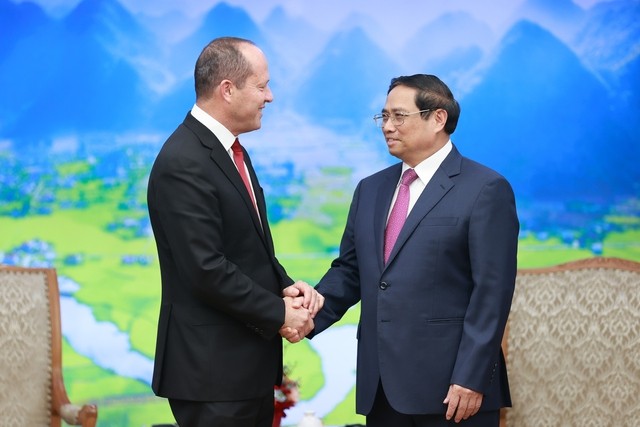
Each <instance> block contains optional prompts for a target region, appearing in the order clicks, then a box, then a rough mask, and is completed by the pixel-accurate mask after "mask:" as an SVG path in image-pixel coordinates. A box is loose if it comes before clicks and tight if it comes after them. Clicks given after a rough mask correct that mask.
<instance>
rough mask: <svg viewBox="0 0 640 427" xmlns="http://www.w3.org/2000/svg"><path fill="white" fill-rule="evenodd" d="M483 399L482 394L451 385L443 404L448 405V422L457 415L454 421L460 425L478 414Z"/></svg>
mask: <svg viewBox="0 0 640 427" xmlns="http://www.w3.org/2000/svg"><path fill="white" fill-rule="evenodd" d="M482 398H483V395H482V393H479V392H477V391H473V390H471V389H468V388H465V387H462V386H459V385H457V384H451V385H450V386H449V392H448V393H447V397H446V398H445V399H444V402H443V403H444V404H445V405H448V407H447V414H446V417H447V420H450V419H451V418H453V417H454V415H455V418H454V421H455V422H456V423H459V422H460V421H462V420H466V419H468V418H469V417H471V416H472V415H475V414H477V413H478V411H479V410H480V405H482Z"/></svg>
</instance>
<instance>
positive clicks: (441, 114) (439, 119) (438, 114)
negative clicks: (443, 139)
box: [433, 108, 449, 131]
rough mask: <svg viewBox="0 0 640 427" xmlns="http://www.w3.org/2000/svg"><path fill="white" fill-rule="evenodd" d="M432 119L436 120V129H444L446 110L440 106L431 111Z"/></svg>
mask: <svg viewBox="0 0 640 427" xmlns="http://www.w3.org/2000/svg"><path fill="white" fill-rule="evenodd" d="M433 116H434V119H435V121H436V125H437V127H438V131H439V130H442V129H444V125H446V124H447V117H449V115H448V114H447V110H443V109H442V108H438V109H437V110H436V111H434V112H433Z"/></svg>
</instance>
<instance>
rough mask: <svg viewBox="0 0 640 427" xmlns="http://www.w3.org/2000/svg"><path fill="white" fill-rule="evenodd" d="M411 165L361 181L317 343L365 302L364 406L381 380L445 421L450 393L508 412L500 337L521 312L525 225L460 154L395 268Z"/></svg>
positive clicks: (431, 192)
mask: <svg viewBox="0 0 640 427" xmlns="http://www.w3.org/2000/svg"><path fill="white" fill-rule="evenodd" d="M401 169H402V166H401V164H396V165H394V166H391V167H389V168H387V169H385V170H382V171H380V172H378V173H376V174H374V175H372V176H370V177H368V178H365V179H364V180H362V181H361V182H360V183H359V184H358V186H357V188H356V190H355V194H354V197H353V201H352V203H351V207H350V211H349V216H348V219H347V224H346V227H345V231H344V235H343V237H342V241H341V245H340V255H339V257H338V258H337V259H335V260H334V261H333V263H332V265H331V268H330V269H329V271H328V272H327V273H326V275H325V276H324V277H323V278H322V280H321V281H320V282H319V284H318V286H317V289H318V291H319V292H320V293H322V294H323V295H324V296H325V297H326V301H325V306H324V308H323V310H322V311H321V312H320V313H319V314H318V316H317V317H316V319H315V331H314V334H317V333H319V332H321V331H322V330H324V329H326V328H327V327H329V326H330V325H331V324H333V323H334V322H336V321H337V320H339V319H340V318H341V317H342V315H343V314H344V313H345V311H346V310H347V309H348V308H349V307H351V306H352V305H354V304H356V303H358V302H359V301H361V314H360V323H359V325H358V359H357V360H358V362H357V363H358V366H357V391H356V409H357V412H358V413H360V414H367V413H369V411H370V410H371V408H372V405H373V401H374V397H375V394H376V390H377V387H378V382H379V381H382V384H383V387H384V391H385V393H386V396H387V398H388V400H389V402H390V403H391V405H392V406H393V407H394V408H395V409H396V410H397V411H399V412H402V413H407V414H427V413H434V414H435V413H444V412H445V411H446V406H445V405H444V404H443V403H442V401H443V400H444V398H445V396H446V395H447V391H448V388H449V385H450V384H459V385H461V386H464V387H467V388H470V389H473V390H476V391H479V392H482V393H484V400H483V404H482V408H481V410H495V409H498V408H500V407H503V406H510V405H511V401H510V395H509V386H508V381H507V373H506V367H505V363H504V357H503V355H502V351H501V347H500V344H501V339H502V335H503V332H504V328H505V324H506V321H507V317H508V314H509V310H510V307H511V299H512V296H513V291H514V285H515V276H516V252H517V244H518V230H519V223H518V218H517V214H516V208H515V200H514V194H513V191H512V189H511V186H510V185H509V183H508V182H507V181H506V180H505V178H503V177H502V176H500V175H499V174H498V173H496V172H494V171H492V170H491V169H489V168H487V167H485V166H482V165H480V164H478V163H476V162H474V161H472V160H469V159H467V158H465V157H462V156H461V155H460V153H459V152H458V150H457V149H456V148H455V147H454V148H453V150H452V151H451V152H450V153H449V155H448V156H447V158H446V159H445V160H444V162H443V163H442V164H441V165H440V167H439V168H438V170H437V171H436V173H435V175H434V176H433V178H432V179H431V181H430V182H429V183H428V185H427V186H426V187H425V189H424V191H423V193H422V195H421V196H420V198H419V199H418V200H417V202H416V204H415V206H414V207H413V209H412V210H411V212H410V214H409V216H408V217H407V221H406V223H405V225H404V227H403V229H402V231H401V232H400V235H399V237H398V241H397V243H396V245H395V247H394V249H393V251H392V253H391V256H390V259H389V261H388V263H387V265H386V266H385V264H384V261H383V242H384V229H385V223H386V219H387V215H388V212H389V209H390V205H391V200H392V197H393V193H394V191H395V187H396V185H397V183H398V181H399V179H400V173H401Z"/></svg>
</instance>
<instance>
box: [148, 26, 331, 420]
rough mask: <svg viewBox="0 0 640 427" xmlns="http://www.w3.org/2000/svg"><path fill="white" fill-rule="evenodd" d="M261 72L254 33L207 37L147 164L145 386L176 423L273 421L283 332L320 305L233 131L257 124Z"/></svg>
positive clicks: (302, 323)
mask: <svg viewBox="0 0 640 427" xmlns="http://www.w3.org/2000/svg"><path fill="white" fill-rule="evenodd" d="M268 83H269V71H268V65H267V60H266V58H265V56H264V54H263V53H262V51H261V50H260V49H259V48H258V47H257V46H255V45H254V44H253V43H252V42H250V41H248V40H244V39H238V38H231V37H226V38H220V39H216V40H214V41H212V42H211V43H210V44H209V45H207V46H206V47H205V48H204V49H203V51H202V53H201V54H200V56H199V58H198V60H197V63H196V67H195V88H196V104H195V105H194V107H193V109H192V110H191V111H190V112H189V113H188V114H187V117H186V118H185V119H184V122H183V123H182V124H181V125H180V126H178V128H177V129H176V130H175V131H174V133H173V134H172V135H171V136H170V137H169V138H168V139H167V141H166V142H165V144H164V145H163V147H162V149H161V151H160V153H159V154H158V156H157V158H156V160H155V162H154V165H153V168H152V170H151V175H150V178H149V187H148V194H147V197H148V205H149V215H150V218H151V225H152V227H153V233H154V236H155V239H156V245H157V249H158V256H159V261H160V270H161V276H162V302H161V307H160V318H159V324H158V336H157V344H156V358H155V365H154V373H153V382H152V387H153V390H154V392H155V393H156V394H157V395H159V396H163V397H167V398H168V399H169V404H170V406H171V409H172V411H173V414H174V416H175V418H176V420H177V421H178V424H179V425H180V426H181V427H197V426H216V427H221V426H228V427H271V424H272V419H273V387H274V385H275V384H279V382H280V381H281V379H282V337H281V335H280V333H279V332H280V331H281V328H286V330H287V331H289V332H288V336H289V338H290V339H291V340H292V341H297V340H299V339H300V338H301V337H303V336H304V335H305V334H306V333H307V332H308V331H309V330H310V329H311V328H312V327H313V321H312V320H311V319H312V317H313V316H314V315H315V313H316V312H317V311H318V310H319V309H320V308H321V306H322V297H321V296H320V295H318V293H317V292H316V291H315V290H313V288H311V287H310V286H309V285H308V284H306V283H304V282H296V283H293V280H291V279H290V278H289V276H288V275H287V274H286V272H285V270H284V268H283V267H282V266H281V265H280V263H279V262H278V260H277V259H276V257H275V254H274V247H273V241H272V238H271V233H270V231H269V224H268V222H267V210H266V206H265V200H264V196H263V193H262V188H261V187H260V185H259V183H258V178H257V176H256V174H255V172H254V170H253V167H252V166H251V161H250V160H249V157H248V155H247V152H246V151H245V150H244V149H243V148H242V147H241V146H240V145H239V143H238V140H237V137H238V135H240V134H242V133H246V132H250V131H253V130H256V129H258V128H260V124H261V123H260V122H261V117H262V110H263V108H264V107H265V105H266V104H267V103H269V102H271V101H272V100H273V95H272V93H271V90H270V89H269V86H268ZM283 330H285V329H283Z"/></svg>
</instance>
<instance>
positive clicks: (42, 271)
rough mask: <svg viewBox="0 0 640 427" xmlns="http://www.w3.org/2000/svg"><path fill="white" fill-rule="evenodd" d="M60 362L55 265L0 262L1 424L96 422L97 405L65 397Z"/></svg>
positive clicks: (89, 424)
mask: <svg viewBox="0 0 640 427" xmlns="http://www.w3.org/2000/svg"><path fill="white" fill-rule="evenodd" d="M61 364H62V338H61V330H60V300H59V294H58V279H57V275H56V271H55V270H54V269H47V268H21V267H10V266H0V426H25V427H26V426H29V427H40V426H51V427H58V426H60V425H61V420H64V421H65V422H67V423H68V424H71V425H81V426H85V427H94V426H95V425H96V420H97V417H98V410H97V408H96V406H95V405H84V406H76V405H72V404H71V403H70V402H69V398H68V397H67V392H66V389H65V386H64V382H63V380H62V366H61Z"/></svg>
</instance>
